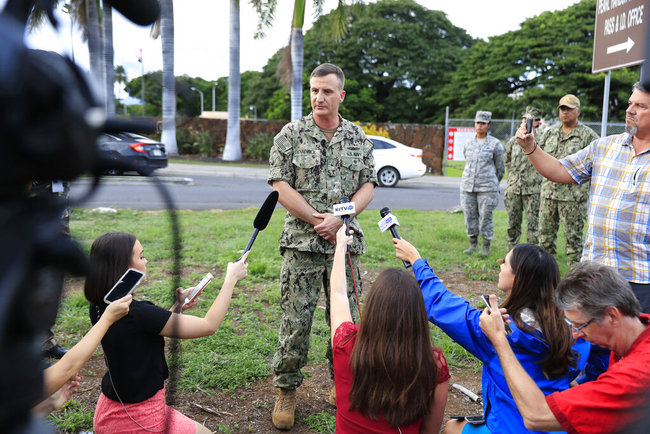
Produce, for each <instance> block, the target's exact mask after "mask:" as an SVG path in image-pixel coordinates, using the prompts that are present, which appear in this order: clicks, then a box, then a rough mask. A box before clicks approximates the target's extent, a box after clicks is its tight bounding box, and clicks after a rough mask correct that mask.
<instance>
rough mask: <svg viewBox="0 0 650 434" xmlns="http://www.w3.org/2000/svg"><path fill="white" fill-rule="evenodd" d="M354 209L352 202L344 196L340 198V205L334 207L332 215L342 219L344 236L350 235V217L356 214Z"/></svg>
mask: <svg viewBox="0 0 650 434" xmlns="http://www.w3.org/2000/svg"><path fill="white" fill-rule="evenodd" d="M356 211H357V210H356V207H355V205H354V202H350V199H348V198H347V197H346V196H343V197H342V198H341V203H337V204H336V205H334V213H333V214H334V215H335V216H337V217H341V218H342V219H343V224H344V225H345V235H350V216H354V214H355V213H356ZM349 251H350V246H349V245H348V252H349Z"/></svg>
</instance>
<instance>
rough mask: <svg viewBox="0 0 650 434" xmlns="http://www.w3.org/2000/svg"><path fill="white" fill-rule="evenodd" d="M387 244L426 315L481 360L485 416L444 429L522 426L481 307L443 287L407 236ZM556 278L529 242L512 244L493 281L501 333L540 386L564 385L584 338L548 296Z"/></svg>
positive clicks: (584, 352) (584, 351) (583, 349)
mask: <svg viewBox="0 0 650 434" xmlns="http://www.w3.org/2000/svg"><path fill="white" fill-rule="evenodd" d="M393 245H394V247H395V251H396V256H397V257H398V258H400V259H402V260H405V261H409V262H410V263H411V264H413V272H414V273H415V278H416V279H417V280H418V282H419V283H420V288H421V289H422V295H423V297H424V304H425V307H426V309H427V314H428V316H429V321H431V322H433V323H434V324H435V325H436V326H438V327H440V328H441V329H442V330H443V331H444V332H445V333H446V334H447V335H448V336H449V337H450V338H452V339H453V340H454V341H456V342H457V343H458V344H460V345H461V346H462V347H463V348H465V349H466V350H467V351H469V352H470V353H472V355H474V356H475V357H476V358H478V359H479V360H481V361H482V362H483V377H482V388H483V411H484V413H485V421H486V423H485V424H484V425H480V426H475V425H465V422H459V421H450V422H449V423H448V424H447V426H446V428H445V432H449V433H454V432H465V433H467V432H482V433H488V432H491V433H504V432H508V433H523V432H529V431H528V430H527V429H526V428H525V426H524V422H523V420H522V418H521V416H520V414H519V411H518V410H517V406H516V405H515V401H514V400H513V398H512V395H511V394H510V390H509V389H508V384H507V383H506V379H505V377H504V374H503V370H502V369H501V365H500V364H499V359H498V356H497V354H496V351H495V350H494V348H493V346H492V344H491V343H490V341H489V340H488V339H487V337H486V336H485V335H484V334H483V331H482V330H481V328H480V327H479V316H480V315H481V311H480V310H478V309H476V308H474V307H472V306H471V305H470V304H469V302H468V301H467V300H465V299H463V298H461V297H458V296H457V295H454V294H452V293H451V292H449V291H448V290H447V288H445V286H444V285H443V284H442V282H441V281H440V279H438V277H437V276H436V275H435V274H434V273H433V270H431V267H429V265H428V264H427V263H426V262H425V261H424V260H423V259H422V258H421V257H420V254H419V253H418V251H417V250H416V249H415V247H413V246H412V245H411V244H410V243H408V242H407V241H404V240H398V239H396V238H394V239H393ZM559 281H560V271H559V269H558V266H557V263H556V262H555V259H554V258H553V257H552V256H551V255H550V254H549V253H548V252H546V250H544V249H543V248H541V247H539V246H536V245H534V244H519V245H517V246H515V248H514V249H512V250H511V251H510V252H508V254H507V255H506V257H505V261H504V262H503V264H501V271H500V273H499V281H498V283H497V287H498V288H499V289H500V290H502V291H503V292H505V293H506V294H507V296H508V297H507V299H506V301H505V303H504V304H503V307H504V308H506V309H507V312H508V313H509V315H510V319H511V321H512V322H511V324H510V325H511V328H512V333H511V334H510V335H509V336H508V341H509V342H510V345H511V347H512V349H513V351H514V353H515V354H516V356H517V359H519V362H520V363H521V364H522V366H523V367H524V369H526V371H527V372H528V373H529V374H530V375H531V377H532V378H533V379H534V380H535V383H537V385H538V386H539V387H540V389H542V391H543V392H544V394H550V393H553V392H555V391H559V390H565V389H568V388H569V383H571V381H573V380H574V379H575V378H576V377H577V376H578V374H579V373H580V371H581V370H582V368H583V367H584V365H585V363H586V361H587V357H588V355H589V347H590V346H589V343H588V342H586V341H584V340H582V339H578V340H577V341H575V340H574V339H573V337H572V335H571V330H570V328H569V326H568V325H567V324H566V323H565V321H564V314H563V312H562V311H561V310H560V309H558V308H557V307H556V306H555V304H554V303H553V292H554V291H555V288H556V286H557V284H558V283H559ZM548 337H552V338H551V339H549V338H548Z"/></svg>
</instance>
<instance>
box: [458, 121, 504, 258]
mask: <svg viewBox="0 0 650 434" xmlns="http://www.w3.org/2000/svg"><path fill="white" fill-rule="evenodd" d="M491 123H492V113H491V112H486V111H477V112H476V116H475V118H474V129H475V130H476V135H475V136H474V137H473V138H471V139H470V140H468V141H467V143H466V144H465V149H463V155H464V156H465V168H464V169H463V177H462V179H461V183H460V206H461V208H462V209H463V214H464V216H465V230H466V231H467V236H468V237H469V247H468V248H467V249H465V250H464V253H467V254H468V255H470V254H472V253H474V250H476V247H477V243H478V236H479V235H481V236H482V237H483V248H482V249H481V255H482V256H484V257H485V256H487V255H489V254H490V242H491V240H492V238H493V237H494V225H493V222H492V212H493V211H494V209H495V208H496V207H497V205H498V204H499V182H500V181H501V178H503V174H504V173H505V171H506V168H505V163H504V161H503V146H502V145H501V142H500V141H499V140H498V139H497V138H495V137H492V136H490V135H488V130H489V129H490V125H491Z"/></svg>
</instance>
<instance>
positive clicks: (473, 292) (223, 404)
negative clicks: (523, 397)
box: [74, 270, 494, 433]
mask: <svg viewBox="0 0 650 434" xmlns="http://www.w3.org/2000/svg"><path fill="white" fill-rule="evenodd" d="M184 274H185V273H184ZM376 275H377V272H375V271H369V272H367V273H365V275H364V277H363V280H364V285H365V288H369V287H370V284H371V282H372V281H374V279H375V277H376ZM439 276H440V278H441V279H442V280H443V281H444V283H445V285H446V286H447V287H448V288H449V289H450V290H451V291H452V292H454V293H455V294H458V295H460V296H462V297H465V298H467V299H469V300H470V301H471V302H472V303H473V304H476V303H477V302H478V295H480V294H482V293H484V292H486V291H488V290H492V291H494V285H493V284H491V283H487V282H476V281H470V282H468V281H467V277H466V275H465V273H464V272H463V271H462V270H458V271H452V272H446V273H440V274H439ZM77 285H79V282H78V281H77V282H75V285H74V286H77ZM105 371H106V368H105V365H104V359H103V357H102V356H94V357H92V358H91V360H90V361H89V362H88V363H87V364H86V365H85V366H84V367H83V369H82V371H81V376H82V382H81V387H80V389H79V393H78V394H77V395H76V399H77V400H79V401H81V402H82V403H84V404H85V405H86V406H87V408H91V409H92V408H94V407H95V403H96V402H97V398H98V396H99V392H100V388H101V385H100V383H101V378H102V376H103V375H104V373H105ZM450 371H451V379H450V381H449V397H448V400H447V407H446V410H445V416H446V418H445V422H446V420H447V418H448V417H449V415H455V414H480V413H482V403H481V400H480V399H479V401H478V402H472V401H470V399H469V398H468V397H467V396H466V395H464V394H462V393H461V392H459V391H458V390H456V389H454V388H452V384H454V383H457V384H460V385H462V386H464V387H466V388H468V389H470V390H471V391H473V392H474V393H476V394H477V395H479V396H480V395H481V373H480V372H475V371H474V369H472V368H456V367H451V368H450ZM304 372H305V374H306V375H305V377H306V378H305V381H304V382H303V384H302V386H301V387H300V388H299V389H298V408H297V410H296V425H295V427H294V429H293V430H292V431H291V432H292V433H313V432H314V431H312V430H311V429H309V428H308V427H307V425H306V422H305V418H306V417H308V416H309V415H312V414H317V413H321V412H327V413H329V414H332V415H334V414H336V410H335V408H333V407H332V406H331V405H330V404H329V403H328V402H327V396H328V393H329V390H330V388H331V386H332V383H331V381H330V379H329V375H328V373H327V368H326V367H325V366H320V365H316V366H312V365H308V366H306V367H305V369H304ZM271 380H272V378H271V377H268V378H266V379H264V380H261V381H256V382H253V383H251V384H250V385H248V386H246V387H241V388H238V389H235V390H234V391H232V392H221V391H219V390H211V391H210V393H205V392H188V391H183V390H179V391H177V393H176V394H175V405H174V406H175V408H176V409H177V410H179V411H181V412H182V413H183V414H186V415H187V416H189V417H191V418H192V419H194V420H196V421H198V422H200V423H202V424H203V425H205V426H206V427H208V428H209V429H210V430H212V431H213V432H232V433H248V432H253V433H271V432H277V430H276V429H275V428H274V427H273V425H272V424H271V412H272V410H273V405H274V402H275V397H276V389H275V388H274V387H273V384H272V382H271ZM331 432H334V427H333V426H332V427H331Z"/></svg>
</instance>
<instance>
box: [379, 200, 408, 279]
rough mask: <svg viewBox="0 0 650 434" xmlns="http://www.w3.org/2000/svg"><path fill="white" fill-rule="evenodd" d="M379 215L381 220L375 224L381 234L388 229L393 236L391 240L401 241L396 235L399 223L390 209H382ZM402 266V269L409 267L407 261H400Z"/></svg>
mask: <svg viewBox="0 0 650 434" xmlns="http://www.w3.org/2000/svg"><path fill="white" fill-rule="evenodd" d="M379 214H380V215H381V217H382V219H381V220H379V222H378V223H377V224H378V225H379V229H380V230H381V231H382V232H386V231H387V230H389V229H390V232H391V233H392V234H393V238H397V239H398V240H401V239H402V238H401V237H400V236H399V234H398V233H397V226H399V222H398V221H397V217H395V216H394V215H393V214H391V213H390V208H388V207H387V206H385V207H383V208H382V209H381V211H379ZM402 264H404V268H408V267H410V266H411V264H410V263H409V262H407V261H402Z"/></svg>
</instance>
